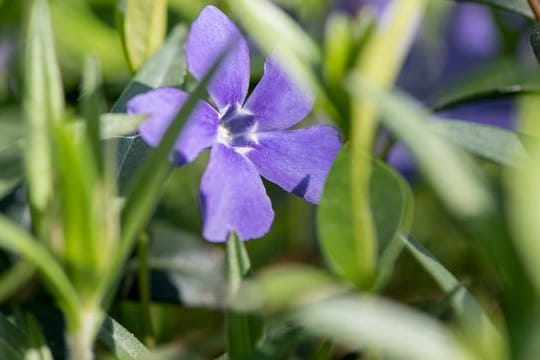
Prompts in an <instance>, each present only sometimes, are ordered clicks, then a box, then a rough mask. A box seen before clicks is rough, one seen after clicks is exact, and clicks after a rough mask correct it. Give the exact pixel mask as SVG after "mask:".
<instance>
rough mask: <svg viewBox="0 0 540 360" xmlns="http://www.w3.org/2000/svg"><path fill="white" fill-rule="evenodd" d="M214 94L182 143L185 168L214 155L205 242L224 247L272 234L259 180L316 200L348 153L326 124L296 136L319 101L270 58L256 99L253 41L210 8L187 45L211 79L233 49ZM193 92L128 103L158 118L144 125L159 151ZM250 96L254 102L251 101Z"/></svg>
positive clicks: (197, 70) (161, 91)
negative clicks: (231, 238)
mask: <svg viewBox="0 0 540 360" xmlns="http://www.w3.org/2000/svg"><path fill="white" fill-rule="evenodd" d="M228 47H229V48H230V49H229V50H228V51H227V55H226V56H225V58H224V59H223V60H222V62H221V63H220V65H219V67H218V69H217V70H216V73H215V75H214V77H213V78H212V80H211V81H210V83H209V85H208V86H207V90H208V93H209V96H210V98H211V100H212V102H213V104H214V105H215V107H214V106H212V105H211V104H209V103H208V102H206V101H202V100H201V101H199V102H198V104H197V106H196V107H195V109H194V111H192V113H191V115H190V117H189V118H188V120H187V121H186V124H185V125H184V128H183V130H182V133H181V134H180V136H179V138H178V139H177V141H176V144H175V154H174V158H175V162H176V164H177V165H179V166H181V165H183V164H185V163H188V162H191V161H193V160H194V159H195V158H196V157H197V156H198V155H199V153H200V152H201V151H203V150H204V149H207V148H211V153H210V160H209V163H208V166H207V168H206V170H205V173H204V175H203V177H202V180H201V188H200V203H201V211H202V216H203V236H204V237H205V238H206V239H207V240H210V241H216V242H219V241H224V240H225V239H226V238H227V236H228V234H229V232H231V231H235V232H236V233H237V234H238V235H239V237H240V238H241V239H243V240H248V239H253V238H257V237H261V236H262V235H264V234H265V233H266V232H268V230H269V229H270V227H271V225H272V221H273V219H274V212H273V210H272V204H271V202H270V199H269V197H268V196H267V194H266V191H265V188H264V186H263V182H262V179H261V177H260V176H262V177H264V178H266V179H268V180H270V181H272V182H274V183H276V184H277V185H279V186H280V187H282V188H283V189H285V190H286V191H288V192H292V193H294V194H296V195H299V196H301V197H303V198H304V199H305V200H307V201H309V202H311V203H317V202H318V201H319V199H320V197H321V193H322V190H323V186H324V183H325V180H326V177H327V175H328V172H329V170H330V167H331V165H332V162H333V160H334V158H335V156H336V154H337V152H338V151H339V149H340V146H341V145H340V139H339V135H338V132H337V130H336V129H335V128H333V127H331V126H328V125H317V126H312V127H309V128H303V129H297V130H287V129H288V128H290V127H292V126H294V125H295V124H297V123H298V122H299V121H300V120H302V119H303V118H304V117H305V116H306V115H307V114H308V113H309V112H310V111H311V108H312V106H313V99H312V98H311V97H310V96H308V95H307V94H306V93H305V92H304V91H303V90H302V89H301V88H300V87H299V86H297V84H295V83H294V82H293V81H292V79H291V78H290V77H289V76H288V75H287V74H286V73H285V72H284V71H283V70H282V69H281V68H280V67H279V66H278V65H277V63H276V62H275V61H274V60H273V59H272V58H269V59H267V60H266V63H265V67H264V74H263V76H262V78H261V80H260V82H259V83H258V84H257V86H256V87H255V89H254V90H253V91H252V93H251V94H250V96H249V97H247V92H248V86H249V78H250V61H249V49H248V46H247V43H246V40H245V39H244V38H243V37H242V35H241V34H240V32H239V31H238V29H237V28H236V26H235V25H234V24H233V23H232V22H231V21H230V20H229V19H228V18H227V17H226V16H225V14H223V13H222V12H221V11H220V10H218V9H217V8H215V7H213V6H207V7H205V8H204V9H203V10H202V12H201V13H200V15H199V17H198V18H197V19H196V20H195V22H194V23H193V24H192V26H191V29H190V32H189V35H188V38H187V43H186V57H187V65H188V69H189V71H190V72H191V73H192V74H193V75H194V76H195V78H197V79H198V80H200V79H202V78H203V77H204V76H205V75H206V73H207V72H208V71H209V69H210V68H211V67H212V65H213V64H214V63H215V61H216V60H217V59H218V57H219V56H220V55H221V54H222V53H223V52H224V51H225V50H226V49H227V48H228ZM187 97H188V94H186V93H185V92H183V91H181V90H178V89H175V88H167V87H166V88H158V89H155V90H151V91H149V92H147V93H144V94H141V95H138V96H136V97H134V98H133V99H131V100H130V101H129V102H128V104H127V110H128V112H129V113H133V114H146V115H148V116H149V118H148V120H146V121H145V122H144V123H143V124H142V125H141V126H140V128H139V132H140V135H141V136H142V138H143V139H144V141H145V142H147V143H148V144H149V145H150V146H156V145H157V144H159V142H160V140H161V137H162V136H163V134H164V132H165V131H166V129H167V127H168V125H169V124H170V123H171V121H172V120H173V119H174V117H175V115H176V114H177V113H178V111H179V109H180V108H181V107H182V105H183V103H184V101H185V100H186V99H187ZM246 97H247V100H246Z"/></svg>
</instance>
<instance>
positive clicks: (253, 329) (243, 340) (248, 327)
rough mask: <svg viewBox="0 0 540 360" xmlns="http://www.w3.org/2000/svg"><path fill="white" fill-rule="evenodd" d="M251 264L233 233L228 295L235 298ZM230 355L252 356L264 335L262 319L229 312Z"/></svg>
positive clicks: (228, 246) (228, 252) (227, 319)
mask: <svg viewBox="0 0 540 360" xmlns="http://www.w3.org/2000/svg"><path fill="white" fill-rule="evenodd" d="M250 272H251V264H250V261H249V257H248V254H247V251H246V248H245V246H244V243H243V241H242V240H241V239H240V238H239V237H238V236H237V235H236V234H235V233H231V234H230V235H229V239H228V241H227V276H228V280H227V285H228V295H229V297H230V298H232V297H234V296H235V295H236V294H237V292H238V290H239V289H240V285H241V283H242V281H243V280H244V279H245V278H246V277H247V276H248V275H249V274H250ZM226 322H227V341H228V354H229V358H231V359H243V358H245V357H247V356H248V355H249V354H251V353H252V352H253V351H254V350H255V348H256V344H257V342H258V340H259V338H260V337H261V335H262V326H261V322H260V319H258V318H256V317H255V316H253V315H250V314H245V313H240V312H237V311H235V310H233V309H229V310H227V314H226Z"/></svg>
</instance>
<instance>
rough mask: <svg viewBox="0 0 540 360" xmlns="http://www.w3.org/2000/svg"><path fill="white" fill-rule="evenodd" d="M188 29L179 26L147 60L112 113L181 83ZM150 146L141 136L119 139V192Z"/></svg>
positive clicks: (182, 80)
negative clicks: (133, 100) (131, 101)
mask: <svg viewBox="0 0 540 360" xmlns="http://www.w3.org/2000/svg"><path fill="white" fill-rule="evenodd" d="M185 37H186V29H185V28H184V27H181V26H178V27H176V28H175V29H174V30H173V31H172V32H171V35H170V36H169V38H168V39H167V41H166V42H165V44H164V45H163V46H162V47H161V49H160V50H158V52H157V53H156V54H155V55H154V56H153V57H152V58H150V60H148V61H147V62H146V63H145V64H144V65H143V67H142V68H141V69H140V70H139V72H138V73H137V74H136V75H135V77H134V79H133V80H132V81H131V82H130V83H129V84H128V86H127V87H126V88H125V89H124V91H123V92H122V94H121V95H120V98H119V99H118V100H117V101H116V103H115V104H114V106H113V108H112V112H113V113H123V112H125V110H126V103H127V101H128V100H129V99H131V98H132V97H134V96H135V95H137V94H140V93H143V92H145V91H148V90H150V89H152V88H157V87H161V86H180V85H182V83H183V82H184V77H185V75H186V62H185V55H184V42H185ZM148 151H149V147H148V146H147V145H146V144H145V143H144V142H143V141H142V140H141V139H140V137H139V136H133V137H129V138H124V139H120V141H119V146H118V181H119V188H120V193H125V192H126V190H127V188H128V187H129V186H130V184H131V182H132V180H133V179H134V177H135V174H136V173H137V171H138V170H139V168H140V166H141V164H142V162H143V159H144V158H145V157H146V155H147V154H148Z"/></svg>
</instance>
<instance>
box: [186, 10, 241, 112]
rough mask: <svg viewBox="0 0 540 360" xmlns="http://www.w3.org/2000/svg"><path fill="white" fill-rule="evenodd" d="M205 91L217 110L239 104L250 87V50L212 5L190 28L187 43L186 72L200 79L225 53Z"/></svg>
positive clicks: (231, 25)
mask: <svg viewBox="0 0 540 360" xmlns="http://www.w3.org/2000/svg"><path fill="white" fill-rule="evenodd" d="M227 47H230V49H229V50H228V53H227V55H226V56H225V58H224V59H223V60H222V62H221V65H220V67H219V69H218V70H217V71H216V73H215V75H214V77H213V79H212V81H211V82H210V84H209V85H208V92H209V94H210V96H211V97H212V100H214V102H215V103H216V105H217V107H218V108H219V109H220V110H224V109H225V108H226V107H227V105H229V104H242V103H243V102H244V100H245V98H246V94H247V90H248V87H249V77H250V65H249V49H248V46H247V43H246V41H245V39H244V38H243V37H242V35H241V34H240V32H239V31H238V29H237V28H236V26H235V25H234V24H233V23H232V22H231V21H230V20H229V18H227V16H226V15H225V14H223V13H222V12H221V11H220V10H218V9H217V8H216V7H214V6H206V7H205V8H204V9H203V10H202V11H201V13H200V15H199V17H198V18H197V19H196V20H195V21H194V22H193V24H192V25H191V30H190V31H189V35H188V38H187V43H186V57H187V64H188V69H189V71H190V72H191V73H192V74H193V75H194V76H195V77H196V78H197V79H198V80H201V79H202V78H203V77H204V75H206V73H207V72H208V71H209V70H210V69H211V67H212V65H213V64H214V63H215V62H216V60H217V59H218V58H219V56H221V55H222V54H223V53H224V51H226V50H227Z"/></svg>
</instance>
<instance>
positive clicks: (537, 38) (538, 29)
mask: <svg viewBox="0 0 540 360" xmlns="http://www.w3.org/2000/svg"><path fill="white" fill-rule="evenodd" d="M529 40H530V42H531V46H532V48H533V51H534V56H536V60H537V61H538V62H539V63H540V25H538V24H535V25H534V29H533V31H532V32H531V36H530V38H529Z"/></svg>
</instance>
